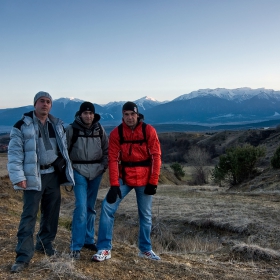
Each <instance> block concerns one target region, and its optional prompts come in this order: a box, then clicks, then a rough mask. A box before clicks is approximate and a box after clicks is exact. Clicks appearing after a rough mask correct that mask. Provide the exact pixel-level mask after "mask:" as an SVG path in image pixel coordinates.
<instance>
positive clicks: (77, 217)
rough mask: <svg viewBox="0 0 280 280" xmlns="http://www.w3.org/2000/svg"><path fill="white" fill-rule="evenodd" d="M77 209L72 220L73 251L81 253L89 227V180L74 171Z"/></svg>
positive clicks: (71, 247)
mask: <svg viewBox="0 0 280 280" xmlns="http://www.w3.org/2000/svg"><path fill="white" fill-rule="evenodd" d="M74 180H75V186H74V193H75V209H74V212H73V220H72V240H71V244H70V249H71V251H80V250H81V248H82V247H83V245H84V243H85V236H86V227H87V188H88V180H87V179H86V178H85V177H84V176H82V175H81V174H80V173H79V172H77V171H76V170H74Z"/></svg>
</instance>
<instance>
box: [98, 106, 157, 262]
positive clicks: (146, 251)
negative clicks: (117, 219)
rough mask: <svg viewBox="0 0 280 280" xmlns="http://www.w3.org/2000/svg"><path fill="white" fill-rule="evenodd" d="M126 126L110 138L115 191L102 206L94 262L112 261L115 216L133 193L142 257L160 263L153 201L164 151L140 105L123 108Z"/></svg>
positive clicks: (110, 166)
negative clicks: (153, 233) (153, 240)
mask: <svg viewBox="0 0 280 280" xmlns="http://www.w3.org/2000/svg"><path fill="white" fill-rule="evenodd" d="M122 114H123V122H122V124H121V125H120V126H118V127H116V128H115V129H114V130H113V131H112V132H111V134H110V138H109V151H108V152H109V177H110V184H111V188H110V190H109V192H108V193H107V196H106V198H105V199H104V200H103V202H102V209H101V216H100V222H99V232H98V241H97V244H96V247H97V249H98V252H97V253H96V254H94V255H93V256H92V261H97V262H101V261H104V260H107V259H110V258H111V249H112V237H113V225H114V214H115V212H116V211H117V209H118V206H119V204H120V202H121V201H122V200H123V199H124V197H125V196H126V195H127V194H128V193H129V192H130V191H132V190H133V189H134V190H135V193H136V199H137V205H138V213H139V224H140V228H139V237H138V247H139V250H140V252H139V256H140V257H145V258H148V259H152V260H160V257H159V256H157V255H156V254H155V253H154V252H153V250H152V245H151V239H150V234H151V228H152V200H153V195H154V194H155V193H156V189H157V184H158V179H159V173H160V166H161V150H160V143H159V140H158V136H157V133H156V130H155V129H154V128H153V127H152V126H151V125H149V124H146V123H144V122H143V121H140V119H139V112H138V108H137V105H136V104H135V103H133V102H126V103H125V104H124V105H123V108H122Z"/></svg>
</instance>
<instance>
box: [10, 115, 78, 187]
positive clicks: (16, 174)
mask: <svg viewBox="0 0 280 280" xmlns="http://www.w3.org/2000/svg"><path fill="white" fill-rule="evenodd" d="M48 117H49V119H50V121H51V123H52V124H53V127H54V131H55V134H56V140H57V144H58V148H59V150H60V152H61V154H62V156H63V157H64V159H65V160H66V176H67V179H68V181H69V182H68V183H67V184H68V185H74V175H73V169H72V166H71V162H70V159H69V156H68V151H67V141H66V133H65V131H64V128H63V125H62V121H61V120H60V119H58V118H55V117H54V116H52V115H50V114H49V116H48ZM38 136H39V127H38V124H36V123H35V122H34V121H33V111H31V112H29V113H25V114H24V115H23V118H22V119H21V120H20V121H18V122H17V123H16V124H15V125H14V127H13V128H12V130H11V133H10V142H9V146H8V164H7V169H8V172H9V176H10V180H11V182H12V183H13V184H14V189H15V190H23V189H22V188H21V187H18V186H17V185H16V184H17V183H19V182H21V181H24V180H26V185H27V187H26V189H25V190H36V191H40V190H41V189H42V184H41V174H40V164H39V158H40V153H39V151H38Z"/></svg>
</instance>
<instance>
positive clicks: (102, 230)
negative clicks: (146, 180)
mask: <svg viewBox="0 0 280 280" xmlns="http://www.w3.org/2000/svg"><path fill="white" fill-rule="evenodd" d="M120 189H121V193H122V199H120V198H119V197H118V198H117V201H116V202H115V203H113V204H109V203H108V202H107V200H106V198H105V199H104V200H103V202H102V207H101V214H100V221H99V230H98V241H97V249H98V250H111V249H112V238H113V227H114V221H115V212H116V211H117V209H118V207H119V204H120V202H121V201H122V200H123V199H124V198H125V196H126V195H127V194H128V193H129V192H130V191H131V190H132V188H131V187H128V186H126V185H121V186H120Z"/></svg>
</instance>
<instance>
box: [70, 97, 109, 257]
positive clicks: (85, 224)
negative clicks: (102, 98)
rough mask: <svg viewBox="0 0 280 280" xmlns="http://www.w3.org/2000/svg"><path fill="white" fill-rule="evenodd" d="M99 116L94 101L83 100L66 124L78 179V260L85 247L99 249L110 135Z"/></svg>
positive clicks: (75, 214)
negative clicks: (100, 197) (100, 198)
mask: <svg viewBox="0 0 280 280" xmlns="http://www.w3.org/2000/svg"><path fill="white" fill-rule="evenodd" d="M99 120H100V115H99V114H96V113H95V108H94V105H93V104H92V103H90V102H83V103H82V104H81V106H80V109H79V111H78V112H77V113H76V116H75V120H74V122H73V123H72V124H70V125H69V126H68V127H67V128H66V134H67V144H68V147H69V157H70V159H71V161H72V165H73V169H74V179H75V186H74V193H75V209H74V212H73V220H72V238H71V244H70V250H71V252H70V256H71V257H72V258H74V259H76V260H77V259H80V251H81V249H82V248H83V247H84V248H87V249H89V250H92V251H96V246H95V242H94V234H95V232H94V223H95V217H96V211H95V209H94V208H95V203H96V199H97V193H98V189H99V185H100V182H101V179H102V175H103V173H104V172H105V170H106V169H107V167H108V137H107V135H106V132H105V130H104V128H103V127H102V126H101V125H100V123H99Z"/></svg>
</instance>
